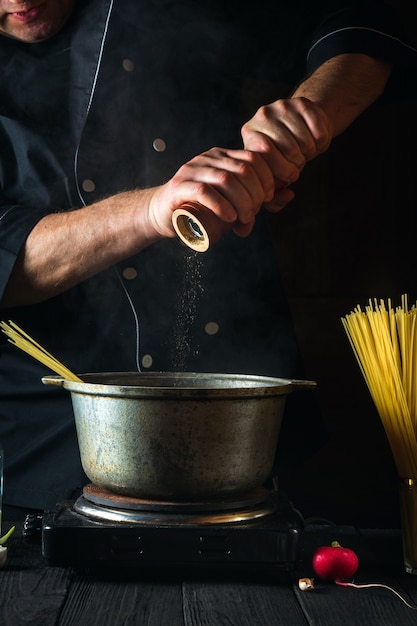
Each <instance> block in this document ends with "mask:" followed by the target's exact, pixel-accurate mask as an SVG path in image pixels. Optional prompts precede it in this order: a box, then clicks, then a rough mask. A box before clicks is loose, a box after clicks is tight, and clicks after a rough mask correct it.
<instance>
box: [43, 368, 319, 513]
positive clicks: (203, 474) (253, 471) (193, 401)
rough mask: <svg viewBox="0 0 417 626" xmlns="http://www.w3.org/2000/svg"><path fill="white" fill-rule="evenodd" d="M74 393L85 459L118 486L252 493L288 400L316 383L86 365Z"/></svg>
mask: <svg viewBox="0 0 417 626" xmlns="http://www.w3.org/2000/svg"><path fill="white" fill-rule="evenodd" d="M80 378H81V379H82V380H83V382H81V383H80V382H72V381H68V380H65V379H63V378H60V377H56V376H48V377H45V378H43V379H42V381H43V382H44V383H45V384H48V385H49V384H53V385H59V386H62V387H64V388H65V389H67V390H68V391H69V392H70V393H71V399H72V404H73V409H74V416H75V424H76V428H77V435H78V442H79V448H80V455H81V462H82V465H83V468H84V471H85V473H86V474H87V477H88V478H89V479H90V480H91V481H92V482H93V483H94V484H95V485H97V486H99V487H102V488H105V489H109V490H111V491H113V492H115V493H117V494H121V495H128V496H133V497H139V498H146V499H153V500H169V501H195V500H206V499H211V498H221V497H225V496H229V495H234V494H239V493H244V492H245V491H248V490H251V489H253V488H255V487H258V486H260V485H262V484H263V483H264V482H265V480H266V479H267V478H268V476H269V475H270V473H271V470H272V467H273V463H274V458H275V452H276V447H277V443H278V437H279V431H280V427H281V421H282V415H283V411H284V406H285V400H286V397H287V395H288V394H289V393H292V392H293V391H296V390H299V389H312V388H314V387H315V383H314V382H310V381H296V380H286V379H281V378H271V377H267V376H251V375H243V374H200V373H135V372H124V373H102V374H84V375H83V374H80Z"/></svg>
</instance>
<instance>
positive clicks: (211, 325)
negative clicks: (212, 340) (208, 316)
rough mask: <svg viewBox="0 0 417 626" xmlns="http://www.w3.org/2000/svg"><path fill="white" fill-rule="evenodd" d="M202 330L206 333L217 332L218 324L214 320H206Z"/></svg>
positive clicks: (213, 333)
mask: <svg viewBox="0 0 417 626" xmlns="http://www.w3.org/2000/svg"><path fill="white" fill-rule="evenodd" d="M204 330H205V331H206V333H207V334H208V335H216V334H217V333H218V332H219V325H218V324H217V323H216V322H207V324H206V325H205V326H204Z"/></svg>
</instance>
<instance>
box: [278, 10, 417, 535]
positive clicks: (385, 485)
mask: <svg viewBox="0 0 417 626" xmlns="http://www.w3.org/2000/svg"><path fill="white" fill-rule="evenodd" d="M391 4H393V5H394V6H395V7H396V8H397V9H398V10H399V11H400V13H401V15H402V16H403V18H404V24H405V27H406V30H407V32H408V35H409V37H410V38H411V40H412V42H413V44H414V45H417V9H416V5H415V0H405V1H401V2H392V3H391ZM416 83H417V76H416V75H414V76H413V77H412V78H410V76H409V77H407V76H406V75H405V76H404V77H402V78H401V79H400V82H399V85H400V87H401V89H400V90H399V91H398V90H397V91H396V93H397V94H398V93H400V94H401V96H400V98H399V99H397V100H395V99H392V98H390V97H388V98H385V99H382V100H381V101H380V102H379V103H378V104H377V105H375V106H373V107H372V108H371V109H369V110H368V111H367V112H366V113H365V114H363V115H362V116H361V117H360V118H359V119H358V120H357V121H356V122H355V123H354V124H353V125H352V126H351V127H350V129H349V130H348V131H347V132H345V133H344V134H343V135H342V136H340V137H339V138H337V139H335V140H334V142H333V144H332V146H331V148H330V150H329V151H328V152H327V153H326V154H325V155H322V156H321V157H319V158H318V159H316V160H315V161H313V162H311V163H310V164H309V165H308V166H307V168H306V169H305V171H304V172H303V175H302V179H301V180H300V181H299V182H298V183H297V184H296V185H295V187H294V189H295V190H296V193H297V196H296V199H295V201H294V202H293V203H292V204H290V205H288V207H287V208H286V209H285V210H284V211H283V212H282V213H280V214H279V215H276V216H273V217H271V218H270V223H271V228H272V230H273V233H274V240H275V244H276V252H277V257H278V260H279V266H280V268H281V272H282V276H283V280H284V284H285V287H286V291H287V294H288V298H289V302H290V307H291V310H292V313H293V316H294V320H295V324H296V330H297V333H298V338H299V342H300V349H301V353H302V357H303V360H304V366H305V374H306V378H309V379H312V380H316V381H317V382H318V387H317V390H316V391H315V392H314V393H315V394H316V399H317V402H318V404H319V406H320V410H321V413H322V415H323V418H324V420H325V422H326V427H327V430H328V442H327V444H325V445H324V446H323V448H322V449H321V450H320V451H319V452H318V453H317V454H315V455H314V457H313V458H311V459H309V460H308V461H307V462H306V463H305V464H304V465H303V466H301V467H298V468H297V470H294V471H292V472H291V473H289V474H287V475H282V476H280V477H279V478H280V485H281V487H282V488H283V489H284V490H285V491H286V493H287V494H288V495H289V496H290V497H291V498H292V499H293V501H294V504H295V505H296V506H298V507H299V508H300V510H301V512H302V513H303V514H304V516H306V517H309V516H313V515H314V516H315V515H317V516H321V517H323V516H324V517H326V518H329V519H331V520H332V521H335V522H337V523H345V524H356V525H359V526H362V527H366V526H369V527H381V528H387V527H398V526H399V524H400V518H399V515H400V513H399V501H398V479H397V471H396V468H395V465H394V462H393V457H392V454H391V451H390V448H389V445H388V441H387V438H386V436H385V432H384V430H383V427H382V424H381V421H380V418H379V416H378V413H377V412H376V409H375V407H374V405H373V402H372V400H371V397H370V394H369V392H368V390H367V388H366V386H365V383H364V381H363V378H362V375H361V373H360V370H359V367H358V364H357V363H356V361H355V358H354V356H353V351H352V349H351V347H350V345H349V342H348V339H347V336H346V334H345V331H344V329H343V327H342V323H341V320H340V318H341V317H342V316H344V315H346V314H347V313H349V312H350V311H351V310H352V309H353V308H354V307H355V306H356V305H357V304H361V305H366V304H367V302H368V300H369V298H374V297H377V298H384V299H387V298H392V300H393V303H395V304H400V296H401V294H403V293H407V294H408V295H409V302H410V303H414V302H415V301H416V298H417V241H416V220H417V218H416V215H415V214H416V209H417V185H416V174H415V170H416V167H417V154H416V152H417V118H416V112H417V90H416V88H415V85H416ZM302 436H303V433H300V437H302Z"/></svg>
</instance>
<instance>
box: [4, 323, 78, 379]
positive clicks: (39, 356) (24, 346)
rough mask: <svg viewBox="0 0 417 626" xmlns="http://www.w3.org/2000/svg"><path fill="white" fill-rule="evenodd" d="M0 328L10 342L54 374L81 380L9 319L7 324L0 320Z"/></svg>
mask: <svg viewBox="0 0 417 626" xmlns="http://www.w3.org/2000/svg"><path fill="white" fill-rule="evenodd" d="M0 329H1V330H2V331H3V333H4V334H5V335H6V336H7V337H8V340H9V341H10V343H12V344H13V345H15V346H16V347H17V348H20V350H23V351H24V352H26V353H27V354H29V355H30V356H31V357H33V358H34V359H36V360H37V361H40V363H43V364H44V365H46V367H48V368H49V369H51V370H52V371H53V372H55V373H56V374H59V376H62V378H65V379H66V380H72V381H75V382H82V380H81V378H79V377H78V376H77V375H76V374H73V373H72V372H71V370H69V369H68V368H67V367H65V365H63V364H62V363H61V362H60V361H58V360H57V359H56V358H55V357H54V356H52V354H50V353H49V352H47V351H46V350H45V348H42V346H41V345H39V344H38V342H37V341H35V340H34V339H32V337H30V336H29V335H28V334H27V333H25V331H24V330H22V329H21V328H19V326H18V325H17V324H15V323H14V322H12V321H9V323H8V324H7V323H6V322H0Z"/></svg>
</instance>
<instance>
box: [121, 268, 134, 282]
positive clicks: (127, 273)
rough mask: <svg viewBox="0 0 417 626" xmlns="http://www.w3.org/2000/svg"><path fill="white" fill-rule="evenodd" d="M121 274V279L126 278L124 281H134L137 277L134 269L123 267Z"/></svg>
mask: <svg viewBox="0 0 417 626" xmlns="http://www.w3.org/2000/svg"><path fill="white" fill-rule="evenodd" d="M122 274H123V277H124V278H126V280H134V279H135V278H136V276H137V275H138V273H137V271H136V270H135V268H134V267H125V269H124V270H123V272H122Z"/></svg>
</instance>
